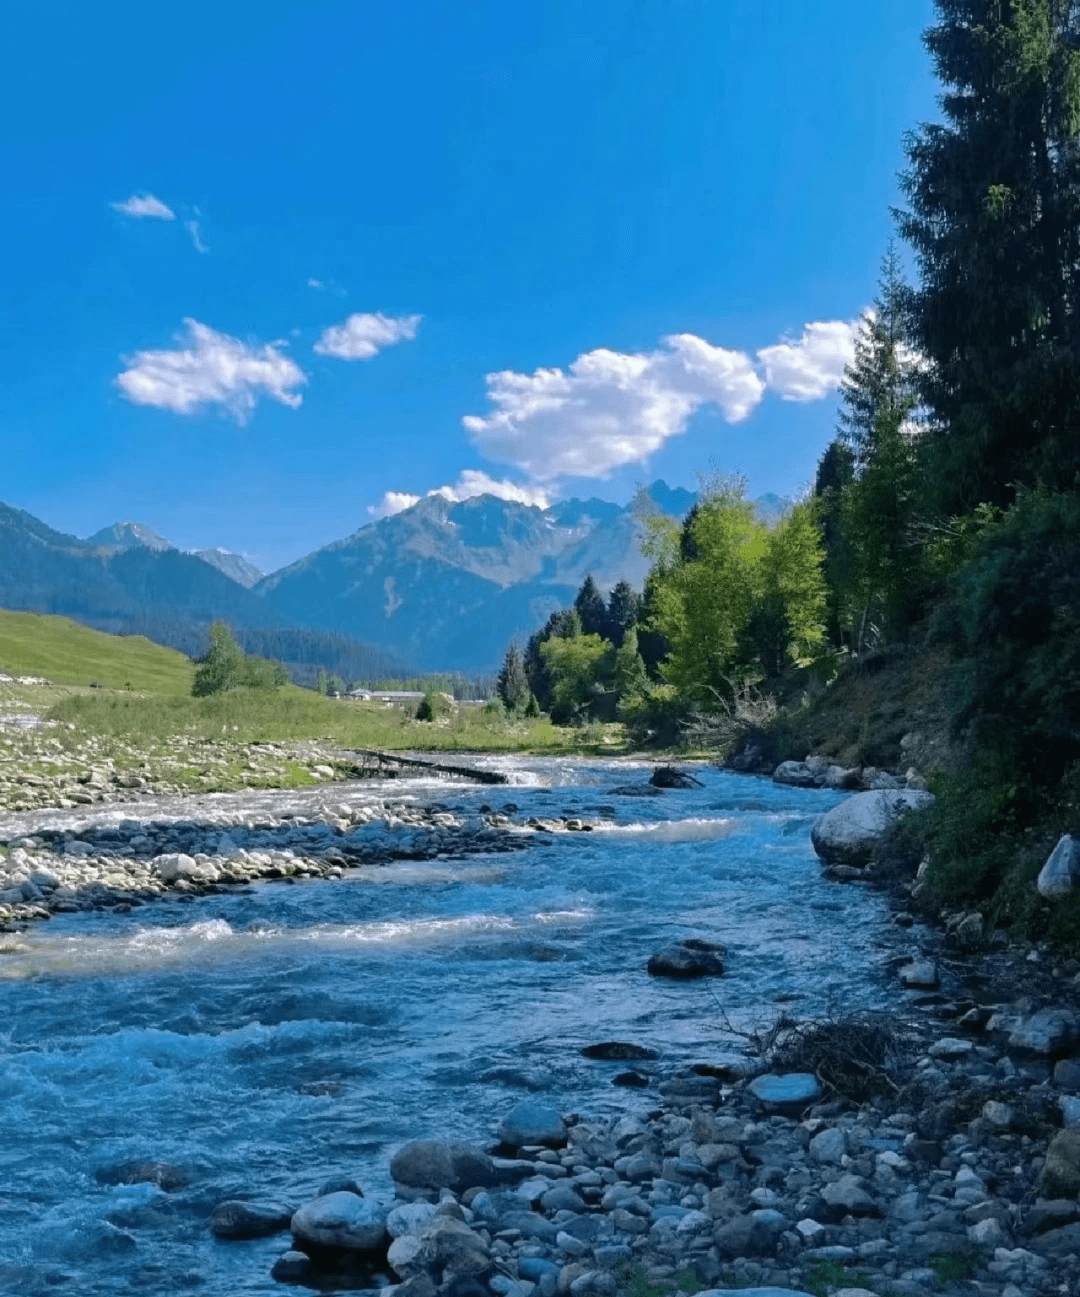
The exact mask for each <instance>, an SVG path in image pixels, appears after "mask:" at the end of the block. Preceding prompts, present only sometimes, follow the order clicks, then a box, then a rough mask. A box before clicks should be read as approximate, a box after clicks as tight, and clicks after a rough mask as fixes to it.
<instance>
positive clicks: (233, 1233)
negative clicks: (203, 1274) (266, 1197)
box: [210, 1199, 293, 1238]
mask: <svg viewBox="0 0 1080 1297" xmlns="http://www.w3.org/2000/svg"><path fill="white" fill-rule="evenodd" d="M292 1217H293V1211H292V1208H291V1207H286V1206H285V1205H284V1204H283V1203H280V1202H239V1201H236V1200H235V1199H234V1200H231V1201H229V1202H219V1203H218V1205H217V1206H216V1207H215V1208H214V1214H213V1215H212V1216H211V1217H210V1232H211V1233H212V1234H213V1235H215V1236H216V1237H217V1238H262V1237H263V1236H264V1235H266V1234H276V1233H277V1232H278V1230H282V1229H288V1228H289V1223H290V1222H291V1220H292Z"/></svg>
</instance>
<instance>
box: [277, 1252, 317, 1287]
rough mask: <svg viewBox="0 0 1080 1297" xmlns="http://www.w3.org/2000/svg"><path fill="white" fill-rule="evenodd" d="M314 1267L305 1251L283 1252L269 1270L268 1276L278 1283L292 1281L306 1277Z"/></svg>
mask: <svg viewBox="0 0 1080 1297" xmlns="http://www.w3.org/2000/svg"><path fill="white" fill-rule="evenodd" d="M313 1269H314V1267H313V1266H312V1264H311V1257H309V1256H308V1254H307V1253H306V1252H296V1251H289V1252H283V1253H282V1254H281V1256H279V1257H278V1259H277V1260H276V1261H275V1262H274V1264H273V1266H272V1267H271V1270H270V1278H271V1279H277V1280H278V1282H279V1283H293V1282H297V1281H303V1280H304V1279H307V1278H308V1276H309V1275H310V1274H311V1273H312V1270H313Z"/></svg>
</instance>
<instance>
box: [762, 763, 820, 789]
mask: <svg viewBox="0 0 1080 1297" xmlns="http://www.w3.org/2000/svg"><path fill="white" fill-rule="evenodd" d="M773 783H774V784H787V785H789V787H791V788H816V787H817V785H818V783H819V776H818V775H816V774H815V773H814V772H813V771H812V770H811V769H810V767H809V766H808V765H807V764H806V762H805V761H781V762H780V764H779V765H778V766H777V767H776V769H775V770H774V771H773Z"/></svg>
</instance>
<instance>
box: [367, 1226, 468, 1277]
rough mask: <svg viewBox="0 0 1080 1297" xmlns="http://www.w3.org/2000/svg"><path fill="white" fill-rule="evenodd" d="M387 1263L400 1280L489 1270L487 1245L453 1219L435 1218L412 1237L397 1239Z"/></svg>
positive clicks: (403, 1236)
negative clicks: (420, 1276) (419, 1275)
mask: <svg viewBox="0 0 1080 1297" xmlns="http://www.w3.org/2000/svg"><path fill="white" fill-rule="evenodd" d="M386 1259H387V1261H389V1263H390V1265H391V1267H392V1268H393V1270H394V1271H395V1273H396V1274H398V1275H399V1276H400V1277H401V1278H402V1279H409V1278H411V1277H412V1276H413V1275H417V1274H429V1275H431V1276H432V1278H434V1279H445V1278H448V1277H449V1276H450V1275H468V1276H478V1275H483V1274H486V1273H487V1272H488V1271H489V1270H490V1269H491V1259H490V1256H489V1253H488V1247H487V1244H486V1243H485V1242H484V1240H483V1239H482V1238H481V1237H480V1235H479V1234H475V1233H473V1231H472V1230H471V1229H470V1228H469V1227H468V1225H466V1224H465V1222H464V1221H460V1220H455V1219H454V1217H453V1216H436V1218H435V1219H434V1220H433V1221H432V1222H431V1223H430V1224H429V1225H425V1226H424V1227H423V1228H422V1229H420V1230H417V1231H416V1232H415V1233H413V1234H403V1235H402V1236H401V1237H400V1238H396V1239H395V1240H394V1241H393V1243H391V1244H390V1248H389V1251H388V1252H387V1254H386Z"/></svg>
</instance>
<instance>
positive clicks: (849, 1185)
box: [821, 1175, 881, 1220]
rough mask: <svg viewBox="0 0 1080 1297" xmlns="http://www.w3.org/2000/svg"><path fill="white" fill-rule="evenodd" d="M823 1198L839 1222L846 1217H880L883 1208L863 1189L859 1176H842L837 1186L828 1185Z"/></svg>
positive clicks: (823, 1190) (823, 1191)
mask: <svg viewBox="0 0 1080 1297" xmlns="http://www.w3.org/2000/svg"><path fill="white" fill-rule="evenodd" d="M821 1197H822V1199H823V1200H824V1201H825V1203H826V1204H827V1205H828V1206H829V1207H830V1208H831V1209H832V1212H833V1214H834V1215H835V1217H836V1219H837V1220H840V1219H842V1218H843V1217H844V1216H880V1215H881V1208H880V1207H879V1206H878V1205H877V1203H876V1202H875V1201H874V1200H873V1198H871V1197H870V1195H869V1194H868V1193H867V1192H866V1190H865V1189H864V1188H863V1185H862V1181H861V1180H860V1179H859V1177H858V1176H857V1175H842V1176H841V1177H840V1179H839V1180H837V1181H836V1183H835V1184H827V1185H825V1186H824V1188H823V1189H822V1190H821Z"/></svg>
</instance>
